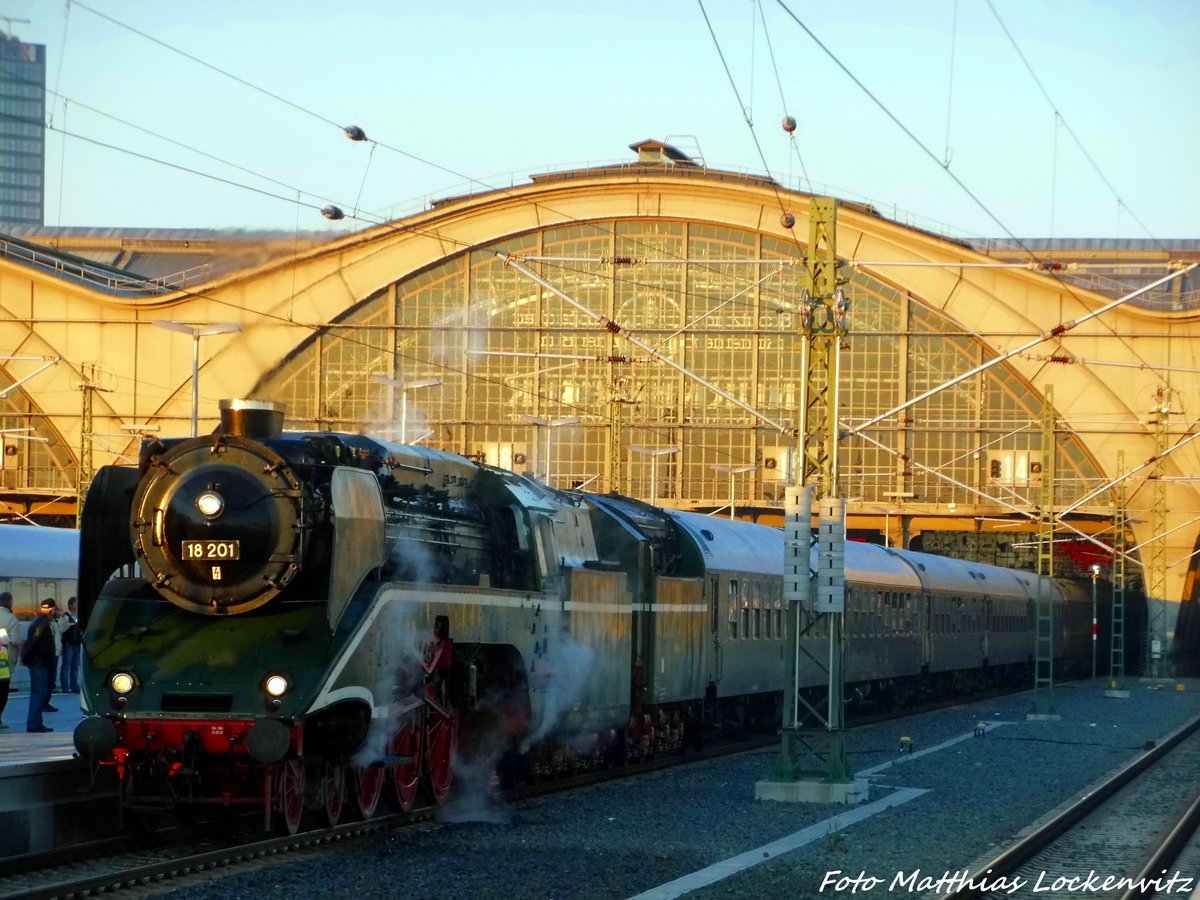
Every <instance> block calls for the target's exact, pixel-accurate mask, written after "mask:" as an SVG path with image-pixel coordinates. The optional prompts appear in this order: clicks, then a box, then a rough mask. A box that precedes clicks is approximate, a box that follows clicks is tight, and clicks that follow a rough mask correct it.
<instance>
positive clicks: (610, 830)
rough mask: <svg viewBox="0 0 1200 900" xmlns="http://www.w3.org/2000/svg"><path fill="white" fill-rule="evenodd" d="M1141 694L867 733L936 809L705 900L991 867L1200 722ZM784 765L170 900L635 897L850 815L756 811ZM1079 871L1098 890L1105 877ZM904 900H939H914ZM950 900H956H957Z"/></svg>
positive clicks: (375, 843)
mask: <svg viewBox="0 0 1200 900" xmlns="http://www.w3.org/2000/svg"><path fill="white" fill-rule="evenodd" d="M1129 686H1130V687H1131V690H1132V697H1131V698H1130V699H1129V700H1111V699H1105V698H1104V697H1103V696H1102V691H1103V686H1102V685H1097V686H1088V685H1086V683H1085V684H1083V685H1081V686H1079V687H1074V686H1060V687H1059V689H1058V690H1057V691H1056V703H1057V708H1058V711H1059V712H1060V713H1061V714H1062V717H1063V718H1062V721H1060V722H1025V721H1024V716H1025V713H1026V712H1027V711H1028V709H1029V703H1030V698H1029V695H1028V694H1024V695H1017V696H1011V697H1005V698H999V699H992V700H987V701H982V702H980V703H977V704H970V705H965V706H963V707H956V708H953V709H944V710H939V711H936V712H931V713H926V714H923V715H921V716H917V717H914V718H910V719H905V720H896V721H892V722H885V723H882V724H879V725H873V726H869V727H865V728H862V729H858V730H856V731H854V732H852V733H851V734H850V736H849V739H848V741H847V748H848V752H849V755H850V759H851V762H852V764H853V765H854V767H855V768H856V769H864V768H868V767H870V766H874V765H877V764H879V763H881V762H886V761H889V760H896V761H897V764H896V765H893V766H892V767H891V768H890V769H887V770H885V771H883V772H882V773H880V776H879V777H877V778H875V779H873V780H872V781H873V786H872V794H871V798H872V799H876V798H878V797H881V796H884V795H885V794H887V793H888V792H889V791H890V790H891V789H892V787H910V788H922V789H925V790H927V791H928V793H926V794H923V795H921V796H920V797H917V798H916V799H915V800H912V801H910V802H909V803H907V804H905V805H902V806H898V807H894V808H892V809H889V810H886V811H885V812H883V813H881V814H879V815H877V816H875V817H873V818H871V819H868V820H866V821H863V822H859V823H857V824H854V825H852V826H849V827H847V828H845V829H844V830H842V829H841V828H840V827H838V826H837V824H836V819H835V823H834V824H833V825H829V826H824V827H825V828H826V829H827V835H826V836H825V837H824V838H822V839H820V840H818V841H816V842H814V843H811V844H809V845H807V846H804V847H800V848H799V849H797V850H794V851H791V852H788V853H784V854H782V855H780V856H778V857H776V858H774V859H767V860H765V861H764V862H763V863H762V864H760V865H757V866H754V867H753V868H750V869H747V870H746V871H743V872H740V873H738V874H736V875H733V876H731V877H729V878H727V879H725V880H723V881H719V882H717V883H715V884H712V885H710V886H708V887H705V888H701V889H699V890H697V891H695V892H693V893H692V894H689V895H688V896H689V897H703V898H716V897H730V898H744V897H760V898H773V897H780V898H785V897H786V898H805V897H822V896H823V897H830V896H846V895H848V892H847V891H835V890H834V889H833V888H832V887H827V888H826V889H825V891H824V892H823V893H822V892H821V890H820V888H821V884H822V881H823V880H824V879H825V878H826V876H827V874H828V873H830V872H832V871H834V870H841V871H842V872H843V873H847V874H849V875H852V876H857V875H858V874H859V872H860V871H862V872H865V873H866V874H867V876H869V877H874V878H879V879H881V882H880V883H879V884H877V885H876V886H875V887H874V889H873V890H872V891H870V892H868V893H871V894H872V895H874V896H883V895H886V894H888V893H889V890H888V888H889V887H890V886H891V882H892V881H893V879H894V878H895V877H896V876H897V874H898V873H903V874H904V876H910V875H911V874H912V872H913V871H914V870H917V869H920V872H921V875H920V876H919V877H921V878H924V877H927V876H933V877H934V878H940V877H941V876H942V875H943V874H944V873H947V872H950V873H951V874H953V873H954V872H956V871H958V870H961V869H963V868H966V867H969V866H971V865H972V864H973V863H980V862H984V861H986V860H988V859H990V858H991V857H992V856H993V855H994V853H995V851H997V850H998V849H999V848H1000V847H1001V846H1003V845H1005V844H1007V843H1009V842H1010V841H1011V840H1012V839H1013V838H1014V837H1015V836H1016V835H1017V834H1018V833H1019V832H1021V831H1023V830H1025V829H1026V828H1027V827H1029V826H1030V825H1031V824H1032V823H1034V822H1035V821H1036V820H1038V819H1040V818H1042V817H1045V816H1047V815H1048V814H1050V813H1051V812H1052V811H1053V810H1054V808H1055V807H1058V806H1060V805H1065V804H1066V803H1068V802H1070V801H1072V800H1074V799H1076V798H1077V797H1078V796H1079V795H1080V794H1081V793H1082V792H1083V791H1084V790H1085V789H1086V788H1087V787H1088V786H1089V785H1091V784H1093V783H1094V782H1097V781H1099V780H1100V779H1101V778H1102V776H1104V775H1105V774H1106V773H1109V772H1111V771H1112V770H1113V769H1115V768H1117V767H1119V766H1120V765H1122V764H1123V763H1125V762H1127V761H1128V760H1129V759H1130V758H1132V757H1133V756H1135V755H1136V754H1137V752H1139V751H1140V750H1141V748H1142V747H1143V745H1144V744H1145V742H1147V741H1151V740H1156V739H1158V738H1160V737H1161V736H1162V735H1164V734H1165V733H1167V732H1168V731H1170V730H1173V729H1174V728H1175V727H1178V726H1179V725H1181V724H1183V723H1184V722H1186V721H1187V720H1189V719H1190V718H1192V717H1193V716H1195V715H1197V714H1200V682H1196V681H1191V682H1189V683H1188V687H1189V690H1188V691H1187V692H1175V691H1170V690H1148V689H1147V688H1146V687H1145V686H1143V685H1139V684H1138V683H1137V682H1131V683H1130V685H1129ZM978 721H986V722H990V723H997V722H1001V721H1008V722H1011V723H1012V724H1008V725H1004V726H995V725H994V726H993V727H991V728H989V729H988V732H987V734H986V736H984V737H980V738H971V739H969V740H964V741H962V742H961V743H958V744H955V745H953V746H951V747H949V748H947V749H945V750H942V751H939V752H937V753H931V754H928V755H926V756H923V757H915V758H911V759H910V758H908V757H899V756H898V755H897V748H898V746H899V739H900V737H901V736H908V737H911V738H913V741H914V744H915V749H916V750H918V751H919V750H921V749H924V748H929V747H932V746H934V745H936V744H938V743H941V742H942V741H946V740H949V739H951V738H955V737H958V736H960V735H963V734H970V733H971V731H972V729H973V728H974V726H975V723H976V722H978ZM775 759H776V751H774V750H768V751H758V752H753V753H747V754H743V755H740V756H736V757H732V758H727V759H724V760H718V761H713V762H705V763H697V764H694V765H689V766H684V767H680V768H676V769H672V770H670V771H666V772H660V773H654V774H650V775H646V776H642V777H638V778H635V779H632V780H627V781H620V782H613V783H609V784H604V785H599V786H596V787H592V788H587V789H585V790H582V791H579V792H576V793H572V794H569V795H562V796H555V797H550V798H546V799H543V800H539V801H535V802H533V803H529V804H527V805H524V806H522V807H520V808H518V809H515V810H497V809H494V808H493V809H488V808H487V807H486V804H485V805H484V806H481V807H479V808H476V809H474V810H471V811H470V812H466V813H464V812H463V811H462V810H459V812H460V813H462V814H463V815H466V816H468V817H471V818H475V819H476V821H459V822H449V821H447V822H441V823H436V824H430V825H422V826H419V827H416V828H409V829H406V830H404V831H402V832H398V833H393V834H388V835H382V836H379V837H375V838H371V839H368V840H364V841H360V842H356V843H354V844H352V845H349V846H342V847H338V848H336V849H333V850H329V851H320V852H312V853H307V854H305V855H304V856H303V857H302V858H301V859H294V858H293V859H292V860H291V861H288V862H284V863H281V864H279V865H273V866H271V867H263V868H259V869H258V870H256V871H252V872H242V873H239V874H234V875H229V876H226V877H221V876H220V873H214V875H213V877H212V878H211V880H209V881H207V882H205V883H204V884H202V885H192V886H188V887H186V888H182V887H181V888H178V889H166V890H163V891H162V892H161V893H160V894H158V895H159V896H169V897H175V898H199V897H203V898H250V897H255V898H259V897H262V898H295V897H331V898H332V897H339V898H340V897H347V896H354V897H356V898H358V900H367V898H384V897H405V898H441V897H446V898H462V897H502V898H505V900H520V898H558V900H561V898H610V897H612V898H620V897H631V896H634V895H636V894H639V893H641V892H643V891H648V890H651V889H653V888H655V887H657V886H659V885H662V884H664V883H666V882H669V881H671V880H673V879H675V878H679V877H682V876H684V875H687V874H690V873H692V872H695V871H697V870H700V869H703V868H705V867H706V866H709V865H712V864H713V863H716V862H719V861H721V860H725V859H728V858H729V857H732V856H736V855H738V854H740V853H744V852H746V851H749V850H753V849H755V848H757V847H760V846H762V845H764V844H767V843H770V842H771V841H774V840H777V839H779V838H781V837H785V836H787V835H790V834H792V833H793V832H796V831H798V830H800V829H802V828H804V827H806V826H809V825H815V824H817V823H820V822H824V821H826V820H828V819H830V818H831V817H836V816H837V814H838V813H839V812H840V813H843V814H844V813H845V812H846V811H847V809H848V808H847V807H826V806H819V805H815V804H785V803H769V802H760V801H756V800H754V799H753V797H754V783H755V782H756V781H758V780H760V779H762V778H765V777H769V776H770V774H771V772H772V770H773V768H774V763H775ZM480 818H486V819H487V821H480V820H479V819H480ZM1079 862H1080V865H1081V867H1082V871H1083V873H1086V872H1087V869H1088V867H1089V861H1085V860H1080V861H1079ZM1103 862H1104V861H1103V860H1095V861H1090V865H1091V866H1092V867H1095V866H1097V865H1102V864H1103ZM1118 874H1125V873H1118ZM1133 874H1136V873H1133ZM164 887H165V886H164ZM858 893H859V894H860V895H861V894H863V893H864V891H862V890H861V889H860V891H859V892H858ZM890 893H893V894H897V895H899V894H904V895H908V896H913V897H919V896H922V895H923V894H924V895H928V896H938V895H937V894H934V893H933V891H932V890H930V889H925V890H917V889H915V888H914V889H913V890H909V889H908V888H907V887H906V886H900V887H897V888H895V889H894V890H892V891H891V892H890ZM945 894H946V891H945V890H944V889H943V890H942V892H941V896H945ZM1014 896H1022V894H1016V895H1014ZM1039 896H1044V895H1039Z"/></svg>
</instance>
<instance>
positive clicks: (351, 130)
mask: <svg viewBox="0 0 1200 900" xmlns="http://www.w3.org/2000/svg"><path fill="white" fill-rule="evenodd" d="M342 131H344V132H346V137H348V138H350V140H352V141H365V140H366V139H367V133H366V132H365V131H363V130H362V129H361V128H359V127H358V126H357V125H347V126H346V127H345V128H343V129H342Z"/></svg>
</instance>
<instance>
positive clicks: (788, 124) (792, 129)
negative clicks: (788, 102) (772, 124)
mask: <svg viewBox="0 0 1200 900" xmlns="http://www.w3.org/2000/svg"><path fill="white" fill-rule="evenodd" d="M781 124H782V125H783V130H784V131H786V132H787V133H788V134H795V133H796V120H795V119H794V118H793V117H792V116H784V117H783V122H782V123H781Z"/></svg>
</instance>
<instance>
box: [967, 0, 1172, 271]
mask: <svg viewBox="0 0 1200 900" xmlns="http://www.w3.org/2000/svg"><path fill="white" fill-rule="evenodd" d="M987 5H988V9H990V10H991V11H992V15H993V16H995V17H996V21H997V22H998V23H1000V28H1001V30H1002V31H1003V32H1004V36H1005V37H1007V38H1008V42H1009V43H1010V44H1012V46H1013V49H1014V50H1016V51H1017V56H1019V57H1020V58H1021V62H1022V63H1023V64H1024V65H1025V69H1026V71H1027V72H1029V75H1030V77H1031V78H1032V79H1033V81H1034V84H1036V85H1037V86H1038V90H1039V91H1041V92H1042V96H1043V97H1045V98H1046V102H1047V103H1049V104H1050V108H1051V109H1052V110H1054V115H1055V118H1056V121H1057V122H1058V123H1060V124H1061V125H1062V127H1063V128H1065V129H1067V134H1069V135H1070V136H1071V140H1073V141H1074V142H1075V146H1077V147H1078V148H1079V152H1081V153H1082V154H1083V156H1084V158H1085V159H1086V160H1087V161H1088V163H1089V164H1090V165H1091V167H1092V168H1093V169H1094V170H1095V172H1096V174H1097V175H1099V176H1100V180H1101V181H1103V182H1104V186H1105V187H1106V188H1108V189H1109V191H1110V192H1111V193H1112V195H1113V197H1115V198H1116V200H1117V205H1118V206H1119V207H1120V208H1123V209H1124V210H1125V211H1126V212H1128V213H1129V215H1131V216H1132V217H1133V220H1134V221H1135V222H1137V223H1138V225H1140V226H1141V227H1142V230H1143V231H1145V232H1146V234H1147V235H1149V236H1150V239H1151V240H1152V241H1154V243H1156V244H1158V246H1159V249H1160V250H1165V249H1167V248H1166V247H1165V246H1164V245H1163V243H1162V241H1160V240H1159V239H1158V238H1156V237H1155V236H1154V233H1153V232H1152V231H1151V230H1150V229H1149V228H1147V227H1146V225H1145V224H1144V223H1143V222H1142V220H1141V219H1139V218H1138V216H1137V214H1136V213H1135V212H1134V211H1133V210H1132V209H1130V208H1129V206H1128V204H1126V203H1125V201H1124V200H1122V199H1121V195H1120V194H1119V193H1118V192H1117V189H1116V188H1115V187H1113V184H1112V182H1111V181H1109V180H1108V176H1107V175H1105V174H1104V172H1102V171H1101V170H1100V166H1098V165H1097V164H1096V160H1094V159H1093V158H1092V154H1090V153H1088V150H1087V147H1085V146H1084V145H1083V141H1081V140H1080V139H1079V136H1078V135H1077V134H1075V129H1073V128H1072V127H1071V125H1070V123H1068V122H1067V120H1066V117H1065V116H1063V114H1062V112H1061V111H1060V110H1059V108H1058V105H1057V104H1056V103H1055V102H1054V101H1053V100H1052V99H1051V98H1050V93H1049V91H1047V90H1046V87H1045V85H1043V84H1042V80H1041V79H1040V78H1038V76H1037V73H1036V72H1035V71H1033V66H1032V65H1030V64H1029V60H1028V59H1026V57H1025V54H1024V53H1023V52H1022V51H1021V47H1020V45H1019V44H1017V39H1016V38H1014V37H1013V35H1012V32H1011V31H1009V30H1008V26H1007V25H1005V24H1004V20H1003V19H1002V18H1000V13H999V12H998V11H997V10H996V7H995V6H994V5H993V4H992V0H987ZM1056 131H1057V129H1056Z"/></svg>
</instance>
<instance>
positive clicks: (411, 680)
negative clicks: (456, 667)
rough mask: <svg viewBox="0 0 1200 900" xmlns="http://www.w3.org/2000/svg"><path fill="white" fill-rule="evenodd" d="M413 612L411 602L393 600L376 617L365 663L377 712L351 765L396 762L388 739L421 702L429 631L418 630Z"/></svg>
mask: <svg viewBox="0 0 1200 900" xmlns="http://www.w3.org/2000/svg"><path fill="white" fill-rule="evenodd" d="M415 613H416V609H415V608H414V607H413V606H411V605H410V604H407V603H400V602H396V601H392V602H387V603H386V605H385V606H384V607H383V609H382V610H380V613H379V615H378V617H377V618H376V619H375V622H374V625H373V627H372V634H371V637H370V644H369V648H368V649H366V650H365V653H366V659H365V660H364V663H365V664H366V665H367V666H370V667H371V670H372V671H373V678H372V682H373V683H372V685H371V696H372V697H373V698H374V699H375V707H376V713H375V714H374V715H372V717H371V726H370V729H369V730H368V732H367V739H366V740H365V741H363V745H362V746H361V747H360V748H359V749H358V751H357V752H356V753H355V754H354V758H353V759H352V760H351V765H353V766H360V767H361V766H369V765H372V764H374V765H380V764H384V765H387V764H389V763H391V762H397V761H398V760H393V759H390V758H389V754H388V742H389V739H390V737H391V736H392V735H393V734H395V733H396V731H397V730H399V728H400V724H401V723H402V722H403V720H404V718H405V717H406V716H407V715H409V714H410V713H412V712H413V711H414V710H416V709H418V708H419V707H420V706H421V703H422V700H421V697H420V690H421V687H422V684H423V682H424V679H423V675H424V671H425V670H424V666H423V663H424V660H425V642H426V641H427V640H428V639H429V638H430V637H431V636H432V635H431V634H430V635H425V634H421V633H419V632H418V630H417V626H416V621H415ZM360 652H363V651H360ZM382 704H386V709H387V712H386V714H385V715H379V714H378V711H379V707H380V706H381V705H382Z"/></svg>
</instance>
